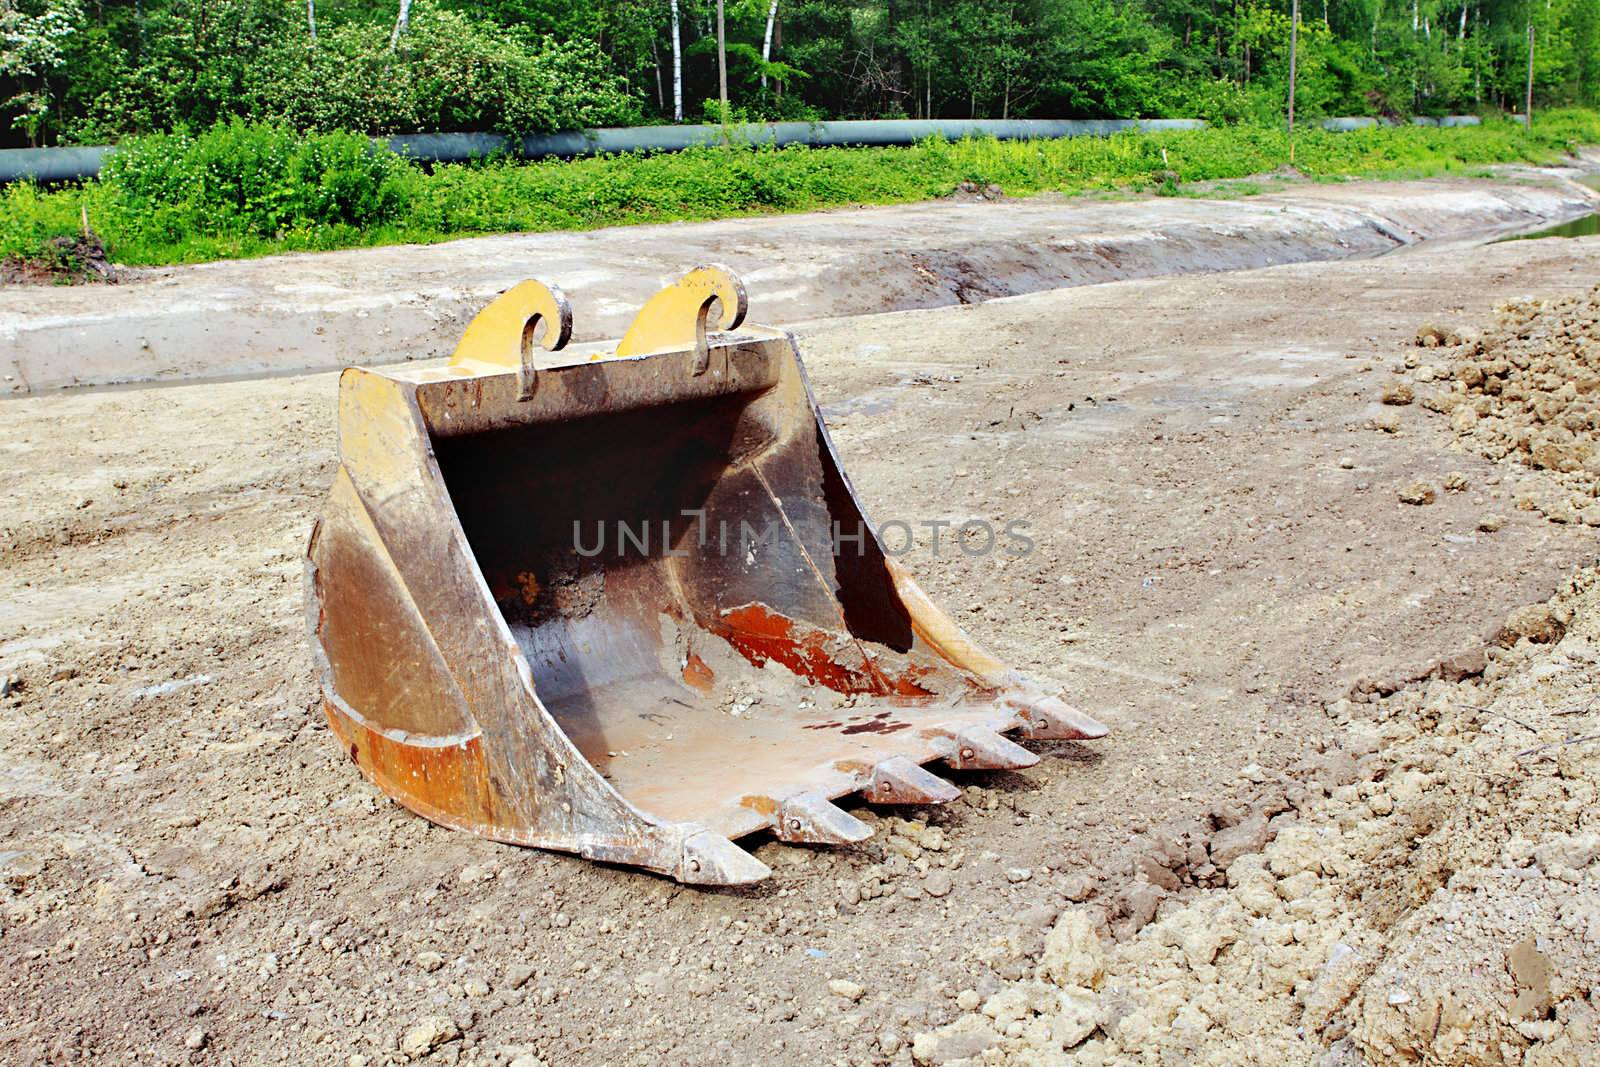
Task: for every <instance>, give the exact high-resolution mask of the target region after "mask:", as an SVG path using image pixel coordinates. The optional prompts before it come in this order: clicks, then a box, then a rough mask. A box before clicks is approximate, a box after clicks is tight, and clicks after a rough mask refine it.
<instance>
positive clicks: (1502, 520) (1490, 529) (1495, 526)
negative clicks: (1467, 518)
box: [1478, 514, 1506, 533]
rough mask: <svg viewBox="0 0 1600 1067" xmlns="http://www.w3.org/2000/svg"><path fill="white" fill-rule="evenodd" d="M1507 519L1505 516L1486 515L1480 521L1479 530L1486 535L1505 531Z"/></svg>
mask: <svg viewBox="0 0 1600 1067" xmlns="http://www.w3.org/2000/svg"><path fill="white" fill-rule="evenodd" d="M1505 525H1506V517H1505V516H1504V515H1492V514H1491V515H1485V516H1484V517H1483V518H1481V519H1479V520H1478V529H1480V530H1482V531H1483V532H1484V533H1496V532H1498V531H1500V530H1503V529H1505Z"/></svg>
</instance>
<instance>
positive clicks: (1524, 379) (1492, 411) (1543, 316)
mask: <svg viewBox="0 0 1600 1067" xmlns="http://www.w3.org/2000/svg"><path fill="white" fill-rule="evenodd" d="M1498 311H1499V314H1498V320H1497V321H1496V323H1495V325H1494V326H1493V327H1491V328H1490V329H1489V330H1488V331H1487V332H1485V333H1484V334H1483V335H1482V336H1481V337H1479V336H1475V335H1473V334H1472V333H1471V332H1470V331H1465V330H1454V329H1449V330H1447V329H1443V328H1440V327H1437V326H1425V327H1423V328H1422V329H1421V330H1420V331H1418V333H1417V344H1418V345H1419V346H1420V347H1423V348H1446V349H1449V351H1448V353H1446V357H1447V360H1448V362H1447V363H1445V364H1443V365H1430V364H1427V363H1424V362H1422V361H1420V360H1418V359H1416V358H1415V357H1413V358H1411V359H1409V360H1408V361H1407V362H1408V364H1410V365H1412V367H1413V368H1414V369H1413V377H1414V378H1415V379H1416V380H1417V381H1418V382H1421V383H1427V382H1434V381H1441V382H1444V383H1447V384H1446V386H1445V388H1443V389H1442V390H1440V391H1437V392H1434V393H1432V394H1431V395H1428V396H1425V397H1424V398H1423V400H1422V403H1423V405H1424V406H1425V407H1428V408H1430V409H1432V410H1434V411H1439V412H1443V413H1446V414H1448V415H1449V416H1450V425H1451V428H1452V429H1453V430H1454V431H1455V432H1456V433H1457V434H1458V435H1459V436H1460V437H1461V439H1462V440H1463V443H1465V444H1466V445H1468V447H1470V448H1472V449H1473V450H1475V451H1477V452H1481V453H1482V454H1483V455H1486V456H1488V457H1490V458H1491V459H1502V460H1509V461H1511V462H1515V463H1518V464H1521V465H1523V466H1526V467H1529V468H1532V469H1534V470H1538V471H1542V472H1546V473H1547V474H1549V475H1550V476H1551V478H1552V481H1553V485H1554V486H1555V487H1558V489H1559V490H1561V491H1556V492H1547V493H1542V494H1533V495H1531V496H1530V497H1529V499H1528V500H1526V501H1525V502H1523V506H1524V507H1530V508H1533V509H1537V510H1539V511H1543V512H1544V513H1545V514H1546V515H1548V516H1549V517H1550V518H1552V519H1555V520H1556V521H1559V522H1569V521H1572V520H1573V519H1574V518H1582V520H1583V521H1585V522H1590V523H1591V525H1600V505H1596V500H1597V498H1600V440H1597V438H1596V429H1597V428H1600V286H1596V287H1595V288H1593V289H1591V290H1590V291H1589V292H1587V293H1584V294H1579V295H1569V296H1565V297H1560V298H1557V299H1554V300H1548V301H1546V300H1535V299H1527V300H1517V301H1512V302H1511V303H1508V304H1505V305H1502V306H1501V307H1500V308H1499V309H1498Z"/></svg>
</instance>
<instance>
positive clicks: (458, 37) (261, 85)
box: [242, 5, 637, 133]
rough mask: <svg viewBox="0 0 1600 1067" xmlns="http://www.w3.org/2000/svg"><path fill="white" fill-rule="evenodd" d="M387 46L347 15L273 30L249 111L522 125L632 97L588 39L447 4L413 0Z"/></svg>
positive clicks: (300, 124)
mask: <svg viewBox="0 0 1600 1067" xmlns="http://www.w3.org/2000/svg"><path fill="white" fill-rule="evenodd" d="M412 20H413V24H412V27H411V29H410V30H409V31H408V32H407V33H406V34H405V35H404V36H403V37H402V38H401V40H400V43H399V46H398V48H397V49H396V51H395V52H394V53H393V54H390V52H389V50H388V42H389V35H390V30H389V29H388V28H387V27H384V26H378V25H373V24H370V23H346V24H345V25H342V26H336V27H334V28H332V29H331V30H329V31H327V32H325V33H323V34H322V35H321V36H319V37H318V39H317V42H316V44H314V45H313V44H311V43H310V42H309V41H308V40H305V39H300V38H295V39H291V40H284V41H279V42H277V43H276V45H275V47H274V48H273V49H272V50H271V51H269V52H268V53H267V55H266V56H265V58H264V61H263V62H262V63H260V64H257V65H255V66H254V67H253V68H252V70H251V71H250V73H249V74H248V75H247V76H246V78H245V82H244V90H243V94H242V95H243V98H244V100H245V101H246V102H247V103H246V107H247V109H248V111H249V113H250V114H252V115H254V116H256V117H258V118H262V119H270V120H280V121H284V122H287V123H289V124H291V125H293V126H295V127H296V128H299V129H303V130H337V129H344V130H363V131H366V132H369V133H401V132H413V131H419V130H484V129H499V130H504V131H506V132H508V133H533V132H540V131H546V130H555V129H571V128H574V127H584V126H612V125H626V124H628V123H629V122H630V121H633V120H635V119H636V118H637V106H636V104H635V102H634V101H633V100H632V99H631V98H630V97H629V96H627V95H626V94H625V93H624V92H623V91H622V90H621V88H620V81H621V79H620V78H618V77H617V75H615V74H614V73H612V72H611V71H610V69H609V68H608V67H607V65H606V61H605V57H604V56H603V55H601V53H600V51H599V50H598V49H597V48H595V47H594V46H593V45H592V44H590V43H589V42H587V41H583V40H577V41H574V42H571V43H567V44H561V45H558V44H556V43H555V42H553V41H551V40H549V39H548V38H547V39H543V40H540V41H537V42H531V41H527V40H525V39H523V38H522V37H519V36H514V35H513V36H508V35H507V34H505V33H504V32H499V31H497V30H496V29H495V28H494V27H492V26H490V25H486V24H483V23H481V22H474V21H473V20H471V19H469V18H467V17H466V16H464V15H462V14H460V13H458V12H455V11H429V10H427V9H426V8H423V7H421V6H420V5H418V6H416V7H413V8H412Z"/></svg>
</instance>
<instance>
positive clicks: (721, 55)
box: [717, 0, 728, 123]
mask: <svg viewBox="0 0 1600 1067" xmlns="http://www.w3.org/2000/svg"><path fill="white" fill-rule="evenodd" d="M722 8H723V0H717V88H718V90H719V92H720V95H721V97H722V121H723V122H724V123H726V122H727V121H728V36H727V30H726V28H725V27H724V25H723V19H722Z"/></svg>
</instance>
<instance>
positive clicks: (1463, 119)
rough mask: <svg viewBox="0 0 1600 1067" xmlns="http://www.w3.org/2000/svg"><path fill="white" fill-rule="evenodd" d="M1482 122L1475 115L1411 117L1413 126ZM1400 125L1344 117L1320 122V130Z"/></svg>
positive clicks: (1387, 120)
mask: <svg viewBox="0 0 1600 1067" xmlns="http://www.w3.org/2000/svg"><path fill="white" fill-rule="evenodd" d="M1482 122H1483V120H1482V119H1480V118H1479V117H1478V116H1476V115H1442V116H1440V117H1439V118H1429V117H1428V116H1426V115H1413V116H1412V117H1411V125H1413V126H1477V125H1479V124H1480V123H1482ZM1398 125H1400V123H1397V122H1395V121H1394V120H1393V119H1373V118H1363V117H1359V116H1346V117H1341V118H1331V119H1323V120H1322V128H1323V129H1325V130H1332V131H1333V132H1335V133H1348V132H1349V131H1350V130H1364V129H1370V128H1372V127H1373V126H1398Z"/></svg>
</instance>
